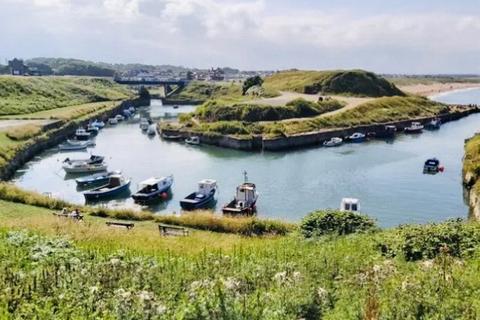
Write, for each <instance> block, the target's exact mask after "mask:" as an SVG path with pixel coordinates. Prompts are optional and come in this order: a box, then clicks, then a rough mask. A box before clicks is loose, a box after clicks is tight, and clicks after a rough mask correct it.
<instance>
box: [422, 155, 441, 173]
mask: <svg viewBox="0 0 480 320" xmlns="http://www.w3.org/2000/svg"><path fill="white" fill-rule="evenodd" d="M443 170H444V167H443V166H441V165H440V160H438V159H437V158H431V159H427V161H425V163H424V165H423V173H430V174H436V173H439V172H443Z"/></svg>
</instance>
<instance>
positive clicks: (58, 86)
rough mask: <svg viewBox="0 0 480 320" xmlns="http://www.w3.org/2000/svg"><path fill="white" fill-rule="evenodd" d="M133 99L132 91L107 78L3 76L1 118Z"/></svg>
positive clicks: (0, 84)
mask: <svg viewBox="0 0 480 320" xmlns="http://www.w3.org/2000/svg"><path fill="white" fill-rule="evenodd" d="M131 96H132V93H131V92H130V91H129V90H128V89H126V88H125V87H122V86H120V85H117V84H115V83H114V82H113V81H110V80H106V79H98V78H61V77H10V76H4V77H0V115H16V114H28V113H33V112H38V111H43V110H49V109H55V108H61V107H67V106H73V105H79V104H85V103H90V102H99V101H109V100H122V99H127V98H129V97H131Z"/></svg>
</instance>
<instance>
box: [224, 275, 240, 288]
mask: <svg viewBox="0 0 480 320" xmlns="http://www.w3.org/2000/svg"><path fill="white" fill-rule="evenodd" d="M222 282H223V285H224V286H225V288H226V289H227V290H230V291H237V290H238V289H239V287H240V281H238V280H237V279H235V278H233V277H228V278H227V279H225V280H223V281H222Z"/></svg>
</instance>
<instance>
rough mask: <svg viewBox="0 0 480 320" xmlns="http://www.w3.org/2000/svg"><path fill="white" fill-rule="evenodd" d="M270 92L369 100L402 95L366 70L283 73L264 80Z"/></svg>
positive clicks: (389, 84)
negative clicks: (320, 94) (349, 96)
mask: <svg viewBox="0 0 480 320" xmlns="http://www.w3.org/2000/svg"><path fill="white" fill-rule="evenodd" d="M264 87H265V88H268V89H269V90H278V91H294V92H298V93H308V94H316V93H323V94H346V95H356V96H367V97H382V96H402V95H404V93H403V92H402V91H400V90H399V89H398V88H397V87H396V86H395V85H394V84H392V83H390V82H388V81H387V80H385V79H383V78H381V77H379V76H377V75H375V74H374V73H372V72H367V71H363V70H332V71H298V70H295V71H282V72H278V73H275V74H273V75H272V76H270V77H267V78H265V82H264Z"/></svg>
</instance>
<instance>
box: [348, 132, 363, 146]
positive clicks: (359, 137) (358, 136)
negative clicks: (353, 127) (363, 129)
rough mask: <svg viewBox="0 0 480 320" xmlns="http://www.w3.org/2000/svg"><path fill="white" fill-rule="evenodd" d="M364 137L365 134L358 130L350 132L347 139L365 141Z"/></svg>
mask: <svg viewBox="0 0 480 320" xmlns="http://www.w3.org/2000/svg"><path fill="white" fill-rule="evenodd" d="M365 138H366V136H365V135H364V134H363V133H360V132H355V133H354V134H352V135H351V136H350V137H348V140H349V141H350V142H356V143H358V142H363V141H365Z"/></svg>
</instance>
